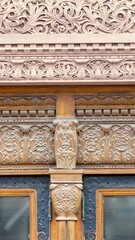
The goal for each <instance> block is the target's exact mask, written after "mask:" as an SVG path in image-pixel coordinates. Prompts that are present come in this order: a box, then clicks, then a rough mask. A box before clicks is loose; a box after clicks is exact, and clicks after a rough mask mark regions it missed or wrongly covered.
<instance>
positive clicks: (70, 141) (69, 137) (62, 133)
mask: <svg viewBox="0 0 135 240" xmlns="http://www.w3.org/2000/svg"><path fill="white" fill-rule="evenodd" d="M77 123H78V122H77V120H55V121H54V125H55V126H56V127H55V157H56V164H57V167H58V168H75V166H76V155H77V133H76V125H77Z"/></svg>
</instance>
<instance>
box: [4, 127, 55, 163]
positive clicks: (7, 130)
mask: <svg viewBox="0 0 135 240" xmlns="http://www.w3.org/2000/svg"><path fill="white" fill-rule="evenodd" d="M53 152H54V151H53V131H52V129H51V127H49V126H47V125H46V126H24V125H23V126H1V127H0V164H1V165H5V164H6V165H7V164H8V165H9V164H13V165H17V164H19V165H20V164H25V165H28V164H52V163H54V154H53Z"/></svg>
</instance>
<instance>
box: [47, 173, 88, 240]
mask: <svg viewBox="0 0 135 240" xmlns="http://www.w3.org/2000/svg"><path fill="white" fill-rule="evenodd" d="M82 174H83V171H82V170H75V169H72V170H68V169H50V177H51V185H50V195H51V199H52V222H53V223H54V222H55V224H56V226H57V232H56V231H55V234H52V236H51V240H53V239H57V240H67V239H68V240H81V239H82V237H80V236H78V233H77V231H76V229H77V226H78V224H79V226H80V229H82V232H83V226H82V224H81V223H80V219H81V200H82V189H83V186H82ZM52 232H53V229H52ZM56 235H57V236H56Z"/></svg>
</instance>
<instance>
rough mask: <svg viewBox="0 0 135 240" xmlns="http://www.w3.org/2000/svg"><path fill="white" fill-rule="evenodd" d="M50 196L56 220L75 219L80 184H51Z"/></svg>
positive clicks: (80, 193) (79, 203) (79, 201)
mask: <svg viewBox="0 0 135 240" xmlns="http://www.w3.org/2000/svg"><path fill="white" fill-rule="evenodd" d="M50 190H51V198H52V205H53V210H54V212H55V214H56V216H57V217H56V220H57V221H77V220H78V218H77V213H78V210H79V208H80V205H81V198H82V184H51V185H50Z"/></svg>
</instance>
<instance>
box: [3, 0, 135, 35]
mask: <svg viewBox="0 0 135 240" xmlns="http://www.w3.org/2000/svg"><path fill="white" fill-rule="evenodd" d="M134 13H135V4H134V1H133V0H126V1H124V0H122V1H121V0H103V1H99V0H68V1H65V0H57V1H56V0H19V1H18V0H2V1H1V5H0V15H1V21H0V33H3V34H5V33H29V34H31V33H33V34H34V33H47V34H53V33H56V34H59V33H62V34H63V33H69V34H72V33H124V32H129V33H132V32H135V26H134Z"/></svg>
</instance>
